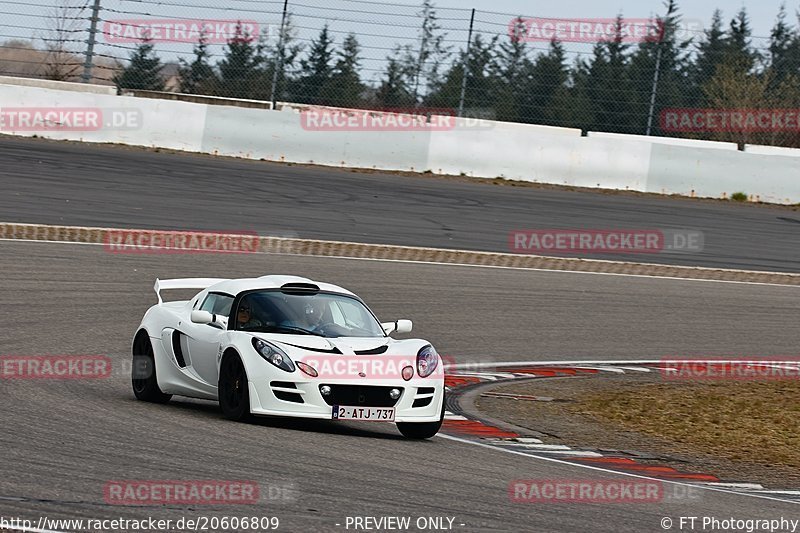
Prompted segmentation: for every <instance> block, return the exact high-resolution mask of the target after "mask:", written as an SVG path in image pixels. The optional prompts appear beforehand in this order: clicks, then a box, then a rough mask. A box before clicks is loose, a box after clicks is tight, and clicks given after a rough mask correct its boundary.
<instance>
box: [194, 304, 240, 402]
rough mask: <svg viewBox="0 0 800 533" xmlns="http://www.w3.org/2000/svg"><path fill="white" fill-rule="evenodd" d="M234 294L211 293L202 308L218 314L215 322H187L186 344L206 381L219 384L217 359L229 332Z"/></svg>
mask: <svg viewBox="0 0 800 533" xmlns="http://www.w3.org/2000/svg"><path fill="white" fill-rule="evenodd" d="M232 305H233V296H231V295H229V294H222V293H213V292H212V293H209V294H208V296H206V299H205V300H204V301H203V303H202V305H201V306H200V310H202V311H208V312H209V313H212V314H214V315H217V323H214V324H195V323H192V322H189V323H187V324H186V328H185V331H184V333H185V334H186V346H187V348H188V350H189V358H190V359H191V362H192V368H193V369H194V371H195V372H196V373H197V375H198V376H200V378H201V379H202V380H203V381H205V382H206V383H208V384H210V385H213V386H214V387H216V386H217V381H218V375H217V361H218V357H219V355H220V347H221V346H222V343H223V341H224V339H225V335H226V334H227V328H226V326H227V321H228V318H229V316H230V312H231V306H232Z"/></svg>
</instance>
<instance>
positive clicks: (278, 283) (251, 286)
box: [208, 275, 355, 296]
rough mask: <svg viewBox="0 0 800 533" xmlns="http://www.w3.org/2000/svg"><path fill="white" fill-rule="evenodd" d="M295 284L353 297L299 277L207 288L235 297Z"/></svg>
mask: <svg viewBox="0 0 800 533" xmlns="http://www.w3.org/2000/svg"><path fill="white" fill-rule="evenodd" d="M295 283H299V284H305V285H316V286H317V287H319V289H320V290H321V291H325V292H336V293H340V294H347V295H349V296H355V294H353V293H352V292H350V291H348V290H347V289H345V288H343V287H339V286H338V285H332V284H330V283H322V282H319V281H314V280H311V279H308V278H302V277H299V276H280V275H271V276H262V277H260V278H242V279H229V280H225V281H220V282H219V283H215V284H214V285H210V286H209V287H208V291H209V292H223V293H226V294H231V295H234V296H235V295H237V294H239V293H241V292H245V291H252V290H259V289H280V288H281V287H283V286H284V285H288V284H295Z"/></svg>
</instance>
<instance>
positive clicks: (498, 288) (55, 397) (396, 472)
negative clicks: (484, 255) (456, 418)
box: [0, 156, 800, 533]
mask: <svg viewBox="0 0 800 533" xmlns="http://www.w3.org/2000/svg"><path fill="white" fill-rule="evenodd" d="M148 157H149V156H148ZM236 164H239V163H236ZM488 191H492V189H491V188H488ZM53 196H54V197H57V194H56V193H54V194H53ZM3 201H4V202H8V199H7V198H6V199H5V200H3ZM23 205H24V204H23ZM141 205H144V203H142V204H141ZM201 207H202V206H201ZM109 209H111V207H110V206H109ZM46 211H47V210H43V211H42V213H44V212H46ZM42 216H43V217H44V215H42ZM48 216H50V217H52V216H56V215H54V214H53V213H52V212H51V213H50V215H48ZM83 216H86V217H89V213H88V211H87V212H86V213H85V214H84V215H83ZM96 216H97V217H102V216H103V215H102V214H100V213H98V214H96ZM109 216H111V215H109ZM37 221H39V222H45V221H47V220H37ZM69 222H70V223H76V222H79V221H77V220H70V221H69ZM86 222H87V223H88V222H89V220H86ZM94 222H99V220H94ZM104 222H109V223H110V221H109V220H104ZM0 269H2V271H3V276H2V277H0V290H1V293H2V304H3V308H4V309H5V310H6V312H5V313H3V314H2V316H1V318H0V320H2V322H0V342H2V346H3V352H4V353H6V354H20V355H43V354H105V355H108V356H110V357H111V358H112V359H113V362H114V371H113V373H112V376H111V377H109V378H107V379H98V380H83V381H52V380H49V381H48V380H41V381H32V380H22V381H16V380H0V398H2V399H3V410H2V428H3V431H2V432H0V450H2V451H1V452H0V453H1V454H2V458H1V459H0V462H1V463H0V464H2V472H3V475H2V476H0V515H3V516H20V517H26V518H30V519H32V520H36V519H38V518H39V517H41V516H47V517H49V518H81V517H83V518H116V517H123V518H137V519H141V518H146V517H148V516H152V517H154V518H164V519H166V518H172V519H178V518H180V517H198V516H231V515H237V516H277V517H279V518H280V520H281V523H282V526H281V528H280V530H283V531H309V530H322V531H345V530H346V529H345V527H344V524H345V523H346V522H345V521H346V518H347V517H348V516H411V517H412V518H413V519H414V520H415V519H416V518H417V517H424V516H439V517H442V516H445V517H451V518H454V530H455V531H542V532H561V531H563V532H578V531H599V532H602V531H608V532H612V531H614V532H620V531H622V532H637V533H639V532H651V531H652V532H655V531H663V529H662V527H661V520H662V519H663V517H671V518H672V519H673V520H675V521H676V524H677V520H678V517H680V516H714V517H718V518H720V519H723V518H730V517H735V518H741V519H758V518H762V519H776V518H780V517H781V516H783V517H786V518H792V519H797V518H798V515H800V513H799V512H798V509H800V508H798V506H797V505H796V504H791V503H785V502H778V501H773V500H767V499H757V498H753V497H747V496H743V495H738V494H730V493H724V492H716V491H702V493H701V495H700V497H699V498H694V499H692V500H689V501H683V502H679V503H676V502H671V503H661V504H644V503H633V504H617V505H610V504H592V505H590V504H557V505H553V504H550V505H547V504H538V505H537V504H533V505H528V504H519V503H516V504H515V503H511V502H510V500H509V494H508V488H509V484H510V483H511V482H512V481H513V480H517V479H567V480H584V479H609V478H612V477H613V478H616V477H618V476H616V475H613V474H609V473H604V472H599V471H591V470H585V469H581V468H578V467H575V466H567V465H563V464H560V463H553V462H547V461H544V460H540V459H536V458H533V459H532V458H527V457H520V456H517V455H512V454H509V453H503V452H499V451H496V450H491V449H486V448H482V447H479V446H474V445H470V444H464V443H460V442H456V441H452V440H448V439H445V438H435V439H432V440H431V441H428V442H422V443H419V442H409V441H406V440H403V439H402V438H401V437H400V436H399V433H397V432H396V430H395V429H394V428H393V427H392V426H389V425H387V426H383V425H366V424H344V425H338V424H334V423H333V422H295V421H276V420H265V421H260V422H258V423H255V424H250V425H246V424H236V423H232V422H227V421H225V420H223V419H222V418H221V417H220V415H219V414H218V411H217V408H216V406H215V405H214V404H213V403H209V402H201V401H192V400H182V399H176V400H173V402H171V403H170V404H168V405H164V406H159V405H151V404H145V403H141V402H137V401H136V400H135V399H134V398H133V394H132V392H131V390H130V383H129V377H128V372H129V370H128V367H127V366H126V363H127V361H128V360H129V355H128V354H129V343H130V339H131V336H132V334H133V332H134V330H135V327H136V325H137V324H138V320H139V319H140V317H141V315H142V313H143V312H144V311H145V309H146V308H147V307H148V306H150V305H152V304H153V303H154V302H155V294H154V293H153V292H152V284H153V280H154V279H155V278H156V277H161V278H162V279H163V278H170V277H194V276H211V275H213V276H219V275H223V276H226V277H244V276H253V275H262V274H265V273H293V274H300V275H307V276H310V277H319V278H324V279H327V280H332V281H335V282H338V283H340V284H342V285H344V286H346V287H348V288H350V289H352V290H354V291H355V292H357V293H359V294H360V295H361V296H363V297H364V298H365V299H366V300H367V302H369V303H370V304H371V305H372V307H373V308H374V310H375V311H376V312H377V314H378V315H379V317H381V318H382V319H385V320H389V319H396V318H411V319H413V320H414V321H415V322H416V325H417V327H416V329H415V335H419V336H423V337H428V338H430V340H432V341H434V343H435V344H436V345H437V347H438V348H439V350H440V351H441V352H442V353H445V354H451V355H453V356H455V357H456V359H458V360H489V359H494V360H507V361H511V360H524V359H540V360H543V359H553V358H570V357H591V358H595V359H615V358H637V357H638V358H641V357H645V356H648V357H653V356H655V357H659V356H675V355H690V354H694V355H701V354H704V355H715V354H717V355H719V354H729V355H777V354H780V355H797V352H798V348H797V347H798V340H800V339H798V329H797V316H798V311H800V299H798V293H797V291H798V289H797V288H795V287H775V286H760V285H747V284H729V283H713V282H694V281H677V280H665V279H646V278H632V277H623V276H603V275H589V274H570V273H559V272H535V271H521V270H501V269H485V268H472V267H456V266H440V265H425V264H410V263H391V262H376V261H359V260H347V259H333V258H311V257H289V256H274V255H115V254H110V253H107V252H106V251H105V250H104V248H103V247H102V246H90V245H76V244H52V243H30V242H0ZM154 479H161V480H168V479H182V480H185V479H206V480H208V479H222V480H231V479H244V480H253V481H256V482H258V483H259V485H260V486H261V487H262V492H263V493H268V489H269V488H270V487H274V488H277V489H281V488H287V487H289V488H291V491H289V492H286V491H284V492H281V493H280V494H282V495H283V497H282V498H281V497H276V498H275V499H272V500H270V499H269V498H267V500H268V501H263V502H261V503H259V504H258V505H249V506H223V505H217V506H194V507H191V508H189V507H182V506H179V505H171V506H166V507H162V506H149V507H148V506H144V507H129V506H112V505H107V504H106V503H105V502H104V498H103V487H104V485H105V484H106V483H107V482H108V481H111V480H154ZM337 524H340V525H339V526H337ZM461 524H463V525H461ZM352 530H353V529H352V528H351V529H350V531H352ZM412 530H413V529H412ZM673 530H676V531H677V530H678V529H677V526H676V527H675V528H674V529H673Z"/></svg>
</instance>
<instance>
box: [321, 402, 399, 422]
mask: <svg viewBox="0 0 800 533" xmlns="http://www.w3.org/2000/svg"><path fill="white" fill-rule="evenodd" d="M332 418H333V419H334V420H361V421H362V422H394V407H348V406H345V405H334V406H333V416H332Z"/></svg>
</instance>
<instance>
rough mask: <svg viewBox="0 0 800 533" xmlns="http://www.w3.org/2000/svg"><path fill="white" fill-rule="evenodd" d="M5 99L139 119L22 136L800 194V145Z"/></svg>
mask: <svg viewBox="0 0 800 533" xmlns="http://www.w3.org/2000/svg"><path fill="white" fill-rule="evenodd" d="M71 85H80V84H71ZM84 87H85V86H84ZM71 89H75V88H71ZM8 107H26V108H67V107H72V108H75V107H83V108H96V109H100V110H102V111H103V113H104V117H109V116H112V113H120V112H132V113H134V114H135V115H136V116H137V117H138V118H139V121H140V124H138V125H137V126H136V127H131V125H130V124H129V125H127V127H122V128H119V127H113V125H111V124H104V125H103V127H102V128H100V129H98V130H96V131H76V132H70V131H36V132H33V131H9V130H8V129H7V128H6V129H5V131H3V133H11V134H16V135H28V136H30V135H34V134H35V135H39V136H45V137H49V138H53V139H69V140H79V141H87V142H108V143H124V144H131V145H139V146H157V147H163V148H169V149H177V150H186V151H192V152H205V153H211V154H219V155H230V156H237V157H245V158H251V159H265V160H268V161H286V162H296V163H316V164H321V165H329V166H337V167H355V168H374V169H382V170H411V171H417V172H424V171H431V172H435V173H441V174H464V175H468V176H475V177H485V178H495V177H504V178H508V179H516V180H524V181H531V182H539V183H553V184H561V185H573V186H580V187H597V188H608V189H627V190H636V191H647V192H656V193H665V194H685V195H694V196H707V197H722V196H724V195H730V194H731V193H733V192H737V191H743V192H745V193H747V194H748V195H750V196H751V197H754V198H759V199H761V200H764V201H770V202H778V203H800V180H798V179H797V177H798V176H799V175H800V158H799V157H797V156H798V155H800V150H787V149H779V148H772V147H753V146H748V150H747V152H740V151H738V150H736V147H735V145H732V144H730V143H714V142H707V141H693V140H678V139H668V138H647V137H642V136H632V135H616V134H599V133H591V134H590V135H589V136H587V137H582V136H581V132H580V131H579V130H574V129H567V128H551V127H546V126H535V125H526V124H514V123H505V122H491V121H482V122H477V121H471V120H461V119H458V120H457V121H456V122H455V127H453V128H448V129H442V130H440V131H432V130H426V131H382V132H381V131H311V130H309V129H306V128H304V127H303V124H302V121H301V118H300V113H299V112H298V111H297V110H294V109H290V108H286V109H285V110H283V111H270V110H266V109H252V108H239V107H231V106H210V105H206V104H195V103H189V102H180V101H173V100H156V99H149V98H134V97H128V96H116V95H111V94H102V91H100V92H97V91H88V90H86V91H78V90H69V91H64V90H59V89H54V88H52V87H51V86H48V87H37V86H32V85H21V84H3V83H2V79H0V113H2V109H3V108H8Z"/></svg>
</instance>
